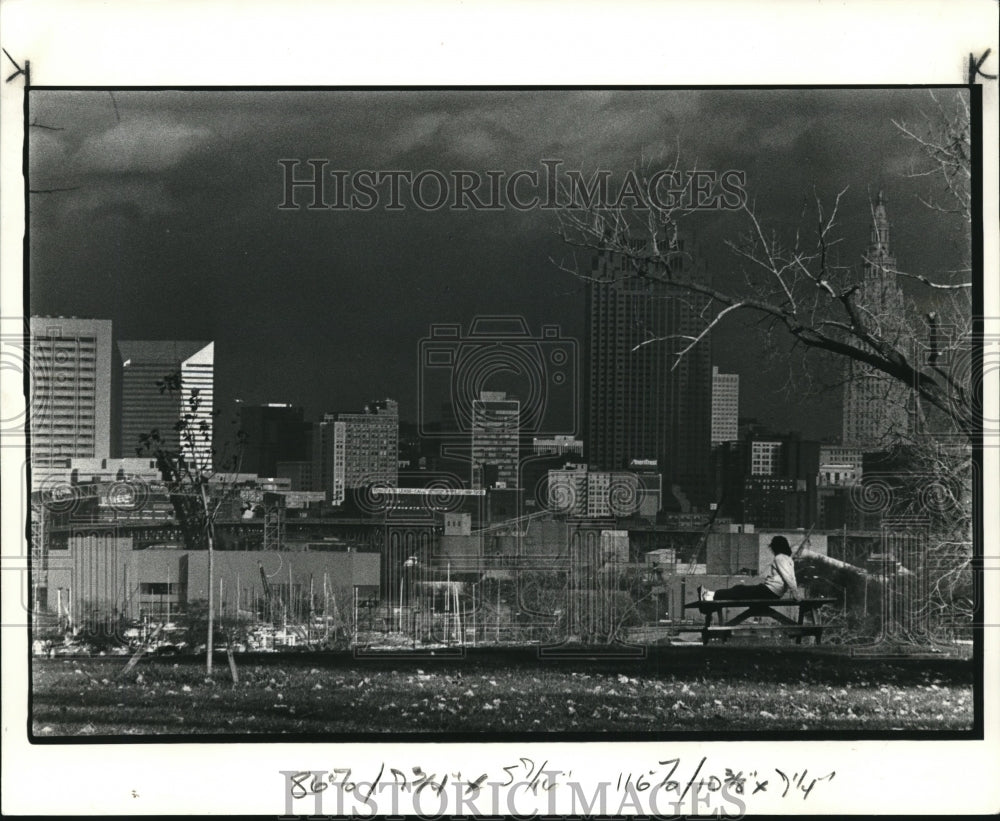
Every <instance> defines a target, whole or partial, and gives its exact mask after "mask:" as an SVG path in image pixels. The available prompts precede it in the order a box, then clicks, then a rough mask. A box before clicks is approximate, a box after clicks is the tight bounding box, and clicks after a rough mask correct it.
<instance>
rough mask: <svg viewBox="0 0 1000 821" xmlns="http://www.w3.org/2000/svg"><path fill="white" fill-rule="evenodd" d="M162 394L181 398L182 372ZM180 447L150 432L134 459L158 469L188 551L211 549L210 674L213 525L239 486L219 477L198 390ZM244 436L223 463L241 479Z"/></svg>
mask: <svg viewBox="0 0 1000 821" xmlns="http://www.w3.org/2000/svg"><path fill="white" fill-rule="evenodd" d="M157 387H158V388H159V389H160V393H182V392H183V382H182V376H181V374H180V373H179V372H174V373H171V374H168V375H166V376H165V377H164V378H163V379H162V380H160V381H159V382H157ZM174 430H175V431H176V433H177V442H178V444H177V446H174V444H173V442H172V441H168V440H167V439H166V438H164V437H163V436H162V435H161V432H160V431H159V430H152V431H150V432H149V433H144V434H141V435H140V436H139V446H138V447H137V448H136V454H137V455H139V456H150V457H152V458H154V459H155V460H156V467H157V469H158V470H159V471H160V476H161V479H162V481H163V484H164V486H165V487H166V489H167V493H168V495H169V497H170V501H171V503H172V504H173V507H174V513H175V515H176V517H177V521H178V523H179V524H180V527H181V532H182V533H183V534H184V540H185V544H186V545H187V547H188V548H189V549H199V548H201V547H206V548H207V549H208V612H207V621H208V631H207V638H206V647H205V653H206V656H205V672H206V674H207V675H211V674H212V654H213V649H214V647H213V645H214V631H215V623H214V611H215V607H214V604H215V602H214V589H215V573H214V570H215V568H214V562H215V523H216V520H217V519H218V516H219V513H220V511H221V510H222V509H223V508H224V507H225V505H226V504H227V503H229V502H230V501H232V499H233V498H234V493H235V492H236V485H235V482H234V480H233V479H232V478H230V477H227V475H226V474H224V473H221V472H219V471H217V469H216V467H214V466H216V465H218V464H219V461H220V454H218V452H217V451H216V449H215V448H214V447H213V441H212V425H211V424H210V423H209V421H208V420H207V419H206V418H205V417H204V413H202V397H201V394H200V391H199V389H198V388H192V389H190V391H188V396H187V408H186V409H185V410H184V412H183V413H182V414H181V415H180V418H179V419H178V420H177V422H176V424H175V425H174ZM245 442H246V435H245V434H244V433H243V432H242V431H240V432H239V433H238V434H237V444H236V448H235V451H234V452H233V453H231V454H227V455H228V459H227V458H226V456H227V455H222V457H221V459H222V461H223V462H224V463H226V464H227V466H228V467H230V469H231V471H232V472H233V473H239V468H240V465H241V463H242V454H243V448H244V445H245Z"/></svg>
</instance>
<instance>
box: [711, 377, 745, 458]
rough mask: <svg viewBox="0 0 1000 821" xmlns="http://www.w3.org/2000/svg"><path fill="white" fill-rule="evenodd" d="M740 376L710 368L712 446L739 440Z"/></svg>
mask: <svg viewBox="0 0 1000 821" xmlns="http://www.w3.org/2000/svg"><path fill="white" fill-rule="evenodd" d="M739 415H740V376H739V374H736V373H719V369H718V367H716V366H714V365H713V366H712V446H713V447H714V446H715V445H721V444H723V443H725V442H735V441H737V440H738V439H739Z"/></svg>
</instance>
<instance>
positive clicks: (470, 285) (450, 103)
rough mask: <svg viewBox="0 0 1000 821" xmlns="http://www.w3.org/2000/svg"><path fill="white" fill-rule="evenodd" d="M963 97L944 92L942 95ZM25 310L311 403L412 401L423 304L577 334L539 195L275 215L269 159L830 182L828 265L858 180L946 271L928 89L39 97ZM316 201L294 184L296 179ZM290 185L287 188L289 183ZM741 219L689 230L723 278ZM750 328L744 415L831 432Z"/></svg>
mask: <svg viewBox="0 0 1000 821" xmlns="http://www.w3.org/2000/svg"><path fill="white" fill-rule="evenodd" d="M951 93H952V92H947V91H939V92H938V96H939V97H941V98H945V99H947V98H948V97H949V95H950V94H951ZM30 104H31V113H30V119H31V121H32V122H37V123H40V124H44V125H47V126H51V127H53V128H59V129H62V130H58V131H57V130H49V129H42V128H33V129H30V140H31V142H30V159H31V166H30V169H31V170H30V173H31V179H30V183H31V187H32V188H35V189H39V188H57V187H58V188H62V187H75V188H76V190H73V191H64V192H60V193H54V194H39V195H34V196H33V197H32V199H31V209H32V211H31V274H30V289H31V290H30V298H31V306H30V309H31V312H32V313H35V314H50V315H66V316H70V315H72V316H86V317H102V318H110V319H112V320H113V321H114V326H115V334H116V336H117V337H118V338H120V339H158V338H175V339H214V340H215V341H216V354H215V355H216V364H215V368H216V371H215V372H216V386H217V397H218V399H217V401H218V406H219V407H221V408H222V409H223V411H226V410H227V409H229V408H232V407H233V405H232V400H233V399H234V398H237V397H239V398H241V399H243V400H244V401H245V402H248V403H257V402H293V403H295V404H301V405H304V406H305V407H306V413H307V417H311V418H316V417H319V416H320V415H322V413H323V412H324V411H327V410H357V409H359V408H360V407H361V405H362V404H363V403H364V402H365V401H367V400H369V399H371V398H374V397H381V396H391V397H395V398H397V399H398V400H399V401H400V405H401V412H402V415H403V416H404V418H409V419H415V418H416V393H417V377H416V369H417V361H418V359H417V352H418V342H419V340H420V339H421V338H423V337H425V336H426V335H427V332H428V328H429V326H430V324H431V323H435V322H460V323H463V324H466V325H467V324H468V323H469V321H470V320H471V319H472V318H473V317H474V316H476V315H477V314H517V315H522V316H524V317H525V318H526V319H527V321H528V323H529V325H530V326H531V327H532V329H533V330H537V329H538V326H539V325H540V324H541V323H543V322H544V323H555V324H559V325H561V326H562V329H563V333H564V334H566V335H569V336H574V337H579V336H580V335H581V333H582V331H583V325H584V323H583V319H584V316H583V310H584V302H583V289H582V286H581V283H580V281H578V280H576V279H574V278H572V277H570V276H568V275H566V274H564V273H561V272H559V271H558V270H557V269H556V268H555V266H554V265H553V264H552V263H551V262H550V257H556V258H559V257H562V256H565V255H566V253H567V251H566V249H565V248H564V247H562V246H561V244H560V242H559V240H558V239H557V238H556V237H555V234H554V229H555V219H554V216H553V214H552V213H551V212H547V211H542V210H533V211H528V212H518V211H514V210H511V209H508V210H504V211H493V212H465V213H462V212H451V211H449V210H448V209H447V208H445V209H442V210H440V211H437V212H429V213H428V212H422V211H420V210H419V209H417V208H415V207H413V206H412V205H410V206H409V207H407V208H406V209H405V210H403V211H386V210H385V209H383V208H377V209H375V210H373V211H370V212H349V211H308V210H305V209H302V210H294V211H282V210H279V209H278V205H279V204H280V202H281V200H282V194H283V192H282V169H281V167H280V166H279V164H278V160H279V159H300V160H306V159H310V158H321V159H327V160H329V163H330V164H329V166H328V169H345V170H348V171H356V170H358V169H363V168H366V169H378V170H389V169H410V170H412V171H414V172H418V171H420V170H423V169H438V170H440V171H442V172H443V173H445V174H448V173H450V172H451V171H452V170H457V169H468V170H473V171H477V172H479V173H483V172H485V171H486V170H488V169H501V170H505V171H507V172H508V173H512V172H514V171H516V170H518V169H522V168H523V169H530V170H539V171H540V170H541V165H540V163H541V160H542V159H547V158H558V159H561V160H562V161H563V163H564V168H566V169H582V170H584V171H585V172H588V173H589V172H590V171H593V170H594V169H597V168H601V169H610V170H612V171H614V172H615V174H616V177H615V179H616V180H620V179H621V174H622V173H623V172H624V170H625V169H626V168H628V167H630V166H632V165H634V164H635V163H636V162H637V161H638V160H639V159H640V158H646V159H651V158H655V157H657V156H659V155H661V154H662V155H663V156H665V157H666V158H667V159H669V158H671V157H672V156H673V154H674V152H675V150H676V147H677V145H678V144H679V145H680V148H681V151H682V155H683V157H684V159H685V161H686V167H692V168H693V167H698V168H709V169H716V170H719V171H722V170H725V169H730V168H732V169H739V170H743V171H745V172H746V175H747V189H748V191H749V193H750V196H751V197H752V198H755V199H756V202H757V209H758V212H760V213H761V214H764V215H766V216H767V217H769V218H770V219H772V220H773V221H775V222H776V223H777V224H778V225H781V226H786V227H787V226H789V225H794V224H796V223H797V222H798V221H799V218H800V213H801V210H802V206H803V202H804V200H805V199H806V198H809V199H810V200H811V198H812V195H813V189H814V187H815V189H816V191H817V192H818V193H819V194H820V195H821V196H822V197H824V198H827V199H830V200H832V197H833V196H834V195H835V193H836V192H837V191H838V190H839V189H841V188H843V187H844V186H850V189H849V191H848V193H847V195H846V197H845V199H844V201H843V204H842V217H843V219H842V221H841V225H842V232H843V235H844V237H845V239H844V242H843V244H842V246H841V261H842V262H846V261H853V260H857V261H860V255H861V254H862V253H863V251H864V250H865V244H866V242H867V236H868V225H869V213H870V212H869V197H873V196H874V194H875V193H876V192H877V190H878V188H879V187H884V188H885V190H886V193H887V196H888V199H889V213H890V218H891V220H892V226H893V244H894V249H895V252H896V256H897V257H898V259H899V265H900V267H901V268H903V269H905V270H910V271H915V272H918V273H932V272H934V271H936V270H939V269H942V268H944V269H948V268H955V267H957V266H958V264H959V262H958V257H957V255H956V253H955V251H954V250H953V249H952V247H951V246H950V241H949V238H948V237H946V236H944V235H943V234H942V230H941V222H940V219H941V218H940V217H939V216H935V215H934V214H932V213H930V212H929V211H928V210H927V209H926V208H924V207H923V206H922V205H920V204H919V202H918V201H917V199H916V197H917V195H918V194H925V195H926V194H927V193H928V192H930V191H931V190H932V187H933V185H932V182H931V181H930V180H928V179H927V178H919V179H910V178H907V177H905V176H904V175H905V172H906V171H907V170H909V169H910V168H912V167H913V162H914V156H915V155H914V151H913V148H912V146H911V145H910V144H909V143H908V142H907V141H906V140H904V139H903V138H902V137H901V136H900V135H899V133H898V132H897V130H896V129H895V128H894V126H893V124H892V122H891V120H892V119H894V118H895V119H897V120H898V119H903V120H908V121H918V120H919V119H920V111H921V110H924V111H927V112H932V111H933V110H934V102H933V101H932V100H931V98H930V96H929V94H928V92H927V91H926V90H884V91H877V90H839V91H838V90H805V91H610V90H595V91H475V90H470V91H439V92H431V91H364V92H362V91H310V92H290V91H272V92H263V91H253V92H234V91H156V92H148V91H143V92H136V91H127V90H122V91H116V92H115V93H114V95H113V99H112V95H111V94H109V93H107V92H92V91H80V92H70V91H59V92H56V91H37V90H36V91H33V92H32V93H31V100H30ZM299 196H300V198H302V199H305V198H306V195H305V194H300V195H299ZM300 201H301V200H300ZM733 219H734V218H733V216H732V215H719V214H714V213H713V214H705V215H699V216H698V217H697V220H698V221H697V222H696V223H692V225H693V226H694V227H695V228H696V230H697V234H698V240H699V243H700V245H701V247H702V252H703V256H704V258H705V260H706V263H707V265H708V267H709V268H710V270H711V271H712V273H713V276H715V277H716V278H719V277H722V278H723V279H724V278H725V277H726V276H730V275H731V272H733V271H735V270H736V268H737V263H736V260H735V258H734V257H733V255H732V253H731V252H730V251H728V250H727V249H726V248H725V247H724V246H723V240H724V239H725V238H726V237H731V236H733V235H734V233H735V231H736V230H737V228H738V227H739V226H738V225H737V224H735V223H734V222H733ZM760 352H761V345H760V343H759V341H758V339H757V337H756V336H755V335H754V332H753V331H752V329H749V328H747V327H746V326H745V325H744V324H743V323H741V322H739V321H736V322H731V323H729V324H728V325H727V326H726V327H724V328H723V329H721V330H720V331H719V332H718V333H716V334H715V337H714V340H713V361H714V362H715V363H716V364H718V365H719V366H720V368H721V369H722V370H724V371H727V372H736V373H739V374H740V375H741V377H742V386H741V413H742V414H744V415H753V416H758V417H759V418H761V419H762V420H764V421H767V422H770V423H771V424H773V425H775V426H778V427H780V428H785V429H788V428H793V429H799V430H801V431H802V432H803V433H805V434H806V435H811V436H819V435H828V434H831V433H833V434H835V433H836V432H837V431H838V428H839V409H838V408H837V407H836V403H835V402H834V400H833V399H832V398H830V397H826V398H820V399H817V400H808V401H807V400H801V401H790V400H789V399H788V398H787V397H785V396H784V395H779V394H775V393H774V391H775V390H776V389H777V387H778V386H779V385H780V384H781V383H782V382H783V381H784V378H785V376H786V371H787V367H782V366H775V367H774V368H772V369H770V370H768V369H766V368H763V367H762V365H761V353H760Z"/></svg>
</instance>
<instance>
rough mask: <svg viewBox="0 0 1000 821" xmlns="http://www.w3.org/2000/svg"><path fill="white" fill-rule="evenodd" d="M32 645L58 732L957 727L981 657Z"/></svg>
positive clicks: (38, 733)
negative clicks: (180, 651)
mask: <svg viewBox="0 0 1000 821" xmlns="http://www.w3.org/2000/svg"><path fill="white" fill-rule="evenodd" d="M127 661H128V659H127V658H123V657H98V658H80V657H76V658H55V659H35V660H34V661H33V664H32V676H33V702H32V716H33V722H32V731H33V734H34V735H35V737H36V738H37V739H51V738H56V737H59V736H113V737H120V736H123V735H126V736H135V735H140V736H141V735H157V736H159V735H164V734H167V735H173V736H181V737H185V736H190V735H191V734H204V733H211V734H224V735H240V736H243V737H245V734H252V735H272V734H281V733H293V734H296V735H299V736H301V737H302V738H303V739H312V738H315V739H316V740H320V739H322V740H335V739H336V738H337V737H338V736H350V737H352V738H357V737H358V736H359V735H364V736H368V735H370V734H379V735H384V734H392V735H394V736H396V735H400V734H413V733H416V734H423V733H447V734H462V733H470V732H471V733H476V734H482V733H490V734H493V733H497V734H501V735H499V736H497V738H498V739H499V738H501V737H511V736H513V735H519V736H522V737H523V735H524V734H530V735H534V734H542V733H551V732H559V733H568V734H570V737H571V736H572V734H575V733H580V734H582V733H593V732H597V733H609V734H611V735H610V736H609V738H610V737H614V736H618V735H625V734H627V735H629V736H630V737H632V738H636V737H637V734H639V737H641V735H642V734H664V733H666V734H670V733H674V732H680V733H689V732H699V731H703V732H708V731H710V732H712V734H713V737H718V738H724V737H726V735H727V734H740V733H747V732H752V733H754V734H755V736H756V734H757V733H761V732H763V733H775V732H777V733H797V732H802V731H805V732H811V733H816V732H820V733H829V734H830V735H831V736H839V735H852V736H853V735H864V734H866V733H871V732H885V733H887V734H892V732H893V731H897V732H898V731H904V732H905V731H963V730H970V729H971V728H972V724H973V681H974V677H975V673H974V670H975V668H974V665H973V663H972V662H971V661H969V660H968V659H962V658H955V657H930V658H927V657H924V658H892V657H889V658H885V657H881V658H880V657H860V658H859V657H852V656H850V655H849V654H846V653H844V651H843V650H834V649H827V648H824V647H819V648H816V647H805V646H803V647H766V648H739V647H730V646H710V647H704V648H703V647H670V648H663V649H662V650H652V651H650V653H649V655H648V656H647V657H646V658H644V659H639V660H635V659H632V660H629V659H622V658H618V659H606V660H600V659H595V658H580V657H577V658H573V657H570V658H560V659H557V660H551V659H539V658H538V656H537V654H536V653H535V652H534V651H497V650H495V649H493V650H490V651H489V652H481V653H477V652H475V651H470V652H469V653H467V654H466V656H465V657H464V658H454V657H448V656H447V655H440V654H436V655H435V656H425V657H419V658H404V657H384V658H377V659H372V658H355V657H352V656H351V655H350V654H323V653H308V654H307V653H300V654H290V655H277V654H261V655H256V656H250V655H245V656H238V657H237V665H238V674H239V683H238V684H235V685H234V684H233V682H232V678H231V676H230V672H229V667H228V664H227V662H226V658H225V656H224V655H219V656H218V657H217V659H216V669H215V673H214V676H213V678H212V679H206V677H205V668H204V658H201V659H198V658H191V657H146V658H144V659H142V660H141V661H140V662H139V664H138V666H136V667H135V668H134V669H133V670H132V671H131V672H129V673H128V674H127V675H123V674H122V671H123V670H124V667H125V665H126V663H127Z"/></svg>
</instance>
